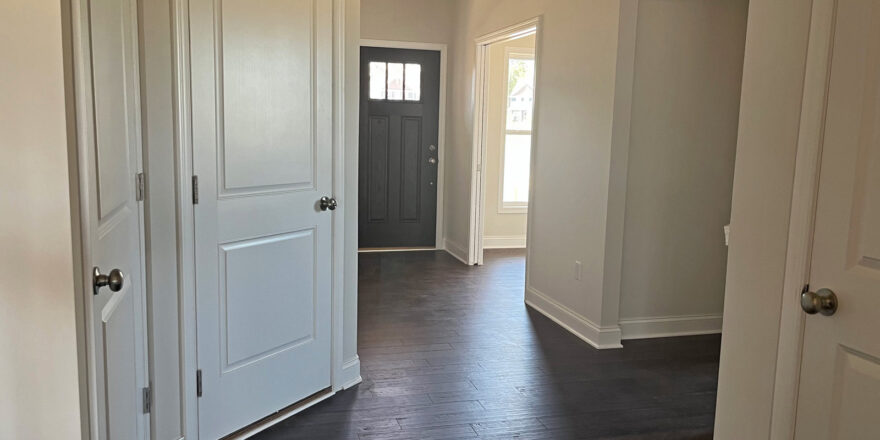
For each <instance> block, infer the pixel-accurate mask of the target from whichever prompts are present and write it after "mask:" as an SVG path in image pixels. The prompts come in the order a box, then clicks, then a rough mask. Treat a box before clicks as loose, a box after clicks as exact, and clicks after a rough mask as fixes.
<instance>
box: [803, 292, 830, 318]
mask: <svg viewBox="0 0 880 440" xmlns="http://www.w3.org/2000/svg"><path fill="white" fill-rule="evenodd" d="M801 308H802V309H804V311H805V312H807V313H808V314H810V315H815V314H816V313H821V314H823V315H825V316H831V315H833V314H834V313H835V312H837V295H835V294H834V292H833V291H832V290H831V289H819V290H818V291H817V292H804V293H801Z"/></svg>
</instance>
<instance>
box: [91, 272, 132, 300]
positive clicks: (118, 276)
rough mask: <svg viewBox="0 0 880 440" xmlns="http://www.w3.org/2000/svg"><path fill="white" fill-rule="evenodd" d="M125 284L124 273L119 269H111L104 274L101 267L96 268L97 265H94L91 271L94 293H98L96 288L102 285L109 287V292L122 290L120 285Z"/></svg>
mask: <svg viewBox="0 0 880 440" xmlns="http://www.w3.org/2000/svg"><path fill="white" fill-rule="evenodd" d="M123 284H125V275H124V274H123V273H122V271H121V270H119V269H113V270H111V271H110V273H109V274H107V275H104V274H102V273H101V269H98V266H95V269H94V270H93V272H92V289H93V291H94V294H95V295H97V294H98V290H99V289H101V288H102V287H104V286H107V287H109V288H110V291H111V292H119V291H120V290H122V285H123Z"/></svg>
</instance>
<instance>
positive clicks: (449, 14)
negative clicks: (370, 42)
mask: <svg viewBox="0 0 880 440" xmlns="http://www.w3.org/2000/svg"><path fill="white" fill-rule="evenodd" d="M360 3H361V9H360V14H361V20H360V23H361V38H365V39H374V40H392V41H415V42H419V43H447V44H448V43H449V42H450V41H451V40H452V36H453V32H454V30H455V28H454V25H453V20H454V19H455V9H456V6H457V5H458V3H459V1H458V0H361V2H360Z"/></svg>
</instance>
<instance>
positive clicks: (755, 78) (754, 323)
mask: <svg viewBox="0 0 880 440" xmlns="http://www.w3.org/2000/svg"><path fill="white" fill-rule="evenodd" d="M809 22H810V2H807V1H803V0H752V2H751V4H750V6H749V26H748V32H747V33H746V50H745V65H744V67H743V84H742V101H741V104H740V122H739V141H738V143H737V151H736V171H735V173H734V179H733V207H732V212H731V233H730V252H729V254H728V264H727V287H726V292H725V299H724V336H723V338H722V341H721V367H720V371H719V380H718V404H717V407H716V408H717V409H716V416H715V438H717V439H720V440H726V439H744V438H755V439H757V438H769V436H770V411H771V405H772V400H773V386H774V380H775V372H776V349H777V344H778V342H779V318H780V314H781V310H780V309H781V301H782V294H783V292H782V285H783V277H784V275H785V255H786V246H787V240H788V225H789V214H790V209H791V195H792V185H793V183H792V182H793V179H794V166H795V151H796V144H797V135H798V124H799V119H800V107H801V98H802V92H803V78H804V65H805V59H806V47H807V37H808V30H809ZM789 293H796V292H789Z"/></svg>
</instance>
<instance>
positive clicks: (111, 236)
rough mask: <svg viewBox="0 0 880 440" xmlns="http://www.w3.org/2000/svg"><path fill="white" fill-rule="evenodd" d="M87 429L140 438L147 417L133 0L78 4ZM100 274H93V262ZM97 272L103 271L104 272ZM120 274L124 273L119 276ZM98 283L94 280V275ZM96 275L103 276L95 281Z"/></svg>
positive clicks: (108, 436) (144, 432) (103, 436)
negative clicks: (87, 350)
mask: <svg viewBox="0 0 880 440" xmlns="http://www.w3.org/2000/svg"><path fill="white" fill-rule="evenodd" d="M75 4H76V5H77V6H78V15H77V16H78V17H79V20H78V23H80V27H79V29H80V30H81V33H80V35H79V36H80V38H81V43H82V44H81V45H79V46H78V49H79V50H78V54H79V55H80V56H79V57H78V58H77V61H78V73H81V74H82V77H80V78H78V81H79V86H80V88H79V92H80V94H79V96H78V98H79V99H78V104H79V115H78V116H79V124H80V125H79V128H80V129H79V134H80V137H79V139H80V166H81V170H82V179H83V181H82V182H81V185H82V188H83V190H82V197H83V199H84V200H83V202H84V203H83V208H84V209H85V210H86V212H85V213H84V219H85V221H84V223H85V224H84V232H85V234H84V241H85V242H86V246H85V249H86V250H87V252H88V254H87V255H86V259H85V263H86V264H85V265H84V266H86V268H87V269H88V270H89V274H87V276H86V277H85V281H86V283H88V286H87V289H86V295H87V296H88V297H89V298H90V300H87V302H86V304H89V314H90V319H89V328H90V333H91V335H90V339H91V341H90V342H91V344H90V345H91V346H90V351H91V355H92V356H91V361H92V365H91V366H92V369H93V373H92V374H93V377H92V390H91V392H92V393H93V394H92V402H91V403H92V423H93V429H94V431H95V432H94V433H93V434H94V438H101V439H145V438H147V430H148V423H147V421H148V419H147V415H145V414H144V410H145V408H143V399H142V389H143V388H144V387H146V386H147V379H146V377H147V367H146V358H147V356H146V341H145V337H146V336H145V335H146V331H145V320H144V316H145V314H144V288H143V263H142V250H141V249H142V243H143V240H142V233H141V225H142V218H143V214H142V207H141V203H140V202H139V201H138V200H137V199H138V197H137V191H138V189H137V187H138V185H137V184H136V181H137V174H138V172H139V171H140V170H141V151H140V114H139V102H138V87H139V81H138V66H137V59H138V50H137V33H136V32H137V31H136V30H137V17H136V8H135V2H134V1H129V0H123V1H119V0H90V1H83V2H77V3H75ZM95 268H100V273H101V275H102V277H98V279H97V280H96V279H94V277H93V274H92V273H91V272H92V270H94V269H95ZM103 276H107V278H104V277H103ZM119 276H121V279H120V278H119ZM96 281H101V283H98V286H99V287H98V288H97V289H95V287H96V286H95V285H94V282H96ZM101 284H108V285H103V286H102V287H100V285H101Z"/></svg>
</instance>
